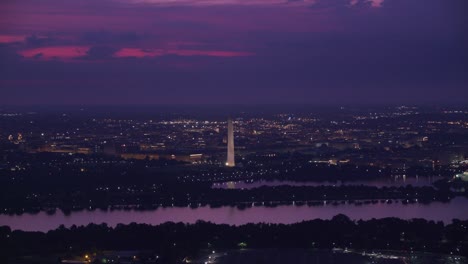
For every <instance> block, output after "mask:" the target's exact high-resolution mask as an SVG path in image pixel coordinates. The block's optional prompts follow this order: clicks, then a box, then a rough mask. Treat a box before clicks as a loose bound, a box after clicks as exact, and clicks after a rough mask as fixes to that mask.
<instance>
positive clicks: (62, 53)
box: [18, 46, 90, 60]
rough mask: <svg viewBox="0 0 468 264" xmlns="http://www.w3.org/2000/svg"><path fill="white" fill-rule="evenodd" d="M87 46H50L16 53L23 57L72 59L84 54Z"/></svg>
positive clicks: (87, 48)
mask: <svg viewBox="0 0 468 264" xmlns="http://www.w3.org/2000/svg"><path fill="white" fill-rule="evenodd" d="M89 48H90V47H89V46H52V47H41V48H34V49H27V50H22V51H19V52H18V53H19V54H20V55H22V56H23V57H25V58H35V57H39V58H40V59H45V60H50V59H73V58H77V57H82V56H85V55H86V52H87V51H88V50H89Z"/></svg>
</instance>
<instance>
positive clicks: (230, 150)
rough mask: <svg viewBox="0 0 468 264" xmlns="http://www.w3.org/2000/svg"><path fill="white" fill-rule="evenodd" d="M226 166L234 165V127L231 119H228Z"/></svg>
mask: <svg viewBox="0 0 468 264" xmlns="http://www.w3.org/2000/svg"><path fill="white" fill-rule="evenodd" d="M226 166H227V167H234V166H236V163H235V161H234V129H233V127H232V119H231V118H229V119H228V140H227V160H226Z"/></svg>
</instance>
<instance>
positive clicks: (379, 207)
mask: <svg viewBox="0 0 468 264" xmlns="http://www.w3.org/2000/svg"><path fill="white" fill-rule="evenodd" d="M337 214H345V215H348V216H349V217H350V218H351V219H355V220H358V219H363V220H366V219H371V218H384V217H398V218H402V219H411V218H424V219H428V220H434V221H444V222H445V223H450V222H451V220H452V219H454V218H457V219H463V220H466V219H468V199H467V198H464V197H457V198H454V199H452V200H451V201H450V202H448V203H442V202H432V203H430V204H428V205H423V204H418V203H415V204H408V205H403V204H402V203H392V204H385V203H375V204H372V203H368V204H362V205H355V204H341V203H340V204H335V205H333V204H329V203H327V204H325V205H322V206H292V205H281V206H277V207H273V208H272V207H263V206H258V207H247V208H246V209H243V210H241V209H237V208H234V207H229V206H224V207H220V208H210V207H208V206H205V207H199V208H195V209H194V208H190V207H170V208H160V209H157V210H153V211H123V210H116V211H107V212H106V211H99V210H96V211H81V212H74V213H72V214H71V215H68V216H66V215H64V214H63V213H62V212H61V211H57V213H56V214H54V215H48V214H47V213H45V212H40V213H38V214H22V215H13V216H10V215H0V226H2V225H7V226H10V227H11V228H12V229H21V230H27V231H47V230H51V229H55V228H57V227H58V226H60V225H62V224H63V225H65V226H66V227H70V226H71V225H87V224H89V223H97V224H100V223H106V224H108V225H109V226H115V225H117V224H119V223H122V224H129V223H132V222H135V223H146V224H152V225H157V224H161V223H164V222H168V221H173V222H184V223H195V222H196V221H197V220H204V221H210V222H213V223H217V224H230V225H242V224H247V223H260V222H264V223H284V224H290V223H297V222H301V221H304V220H311V219H317V218H320V219H331V218H332V217H333V216H335V215H337Z"/></svg>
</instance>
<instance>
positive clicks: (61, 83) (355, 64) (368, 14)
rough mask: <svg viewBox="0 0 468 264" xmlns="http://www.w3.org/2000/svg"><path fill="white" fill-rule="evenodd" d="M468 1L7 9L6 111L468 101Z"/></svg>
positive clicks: (152, 2)
mask: <svg viewBox="0 0 468 264" xmlns="http://www.w3.org/2000/svg"><path fill="white" fill-rule="evenodd" d="M467 2H468V1H466V0H4V1H0V91H1V95H2V96H0V104H162V103H164V104H173V103H181V104H199V103H412V102H414V103H425V102H443V103H448V102H467V101H468V23H467V22H468V20H467V18H466V14H467V12H468V4H467Z"/></svg>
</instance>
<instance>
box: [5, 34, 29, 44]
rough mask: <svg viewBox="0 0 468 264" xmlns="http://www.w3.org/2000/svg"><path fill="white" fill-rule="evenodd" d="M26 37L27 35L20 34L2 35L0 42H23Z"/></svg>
mask: <svg viewBox="0 0 468 264" xmlns="http://www.w3.org/2000/svg"><path fill="white" fill-rule="evenodd" d="M25 38H26V37H25V36H18V35H0V43H15V42H23V41H24V40H25Z"/></svg>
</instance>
